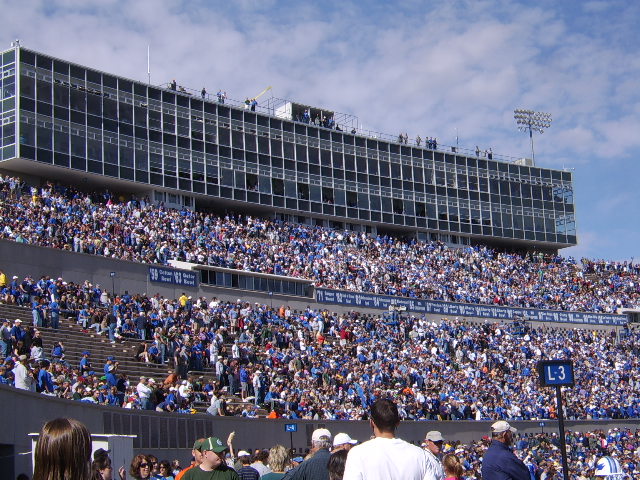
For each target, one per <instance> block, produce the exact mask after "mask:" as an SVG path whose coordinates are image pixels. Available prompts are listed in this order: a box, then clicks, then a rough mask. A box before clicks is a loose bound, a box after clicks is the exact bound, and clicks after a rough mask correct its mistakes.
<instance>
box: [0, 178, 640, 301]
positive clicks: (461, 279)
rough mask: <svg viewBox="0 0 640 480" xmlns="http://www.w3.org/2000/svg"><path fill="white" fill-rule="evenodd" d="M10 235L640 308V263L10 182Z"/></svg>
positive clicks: (456, 292)
mask: <svg viewBox="0 0 640 480" xmlns="http://www.w3.org/2000/svg"><path fill="white" fill-rule="evenodd" d="M0 221H1V222H2V225H3V227H2V229H1V230H0V238H5V239H11V240H14V241H16V242H24V243H30V244H35V245H42V246H48V247H53V248H59V249H65V250H71V251H75V252H83V253H90V254H95V255H104V256H108V257H113V258H119V259H125V260H134V261H139V262H147V263H161V264H166V263H167V262H168V261H170V260H183V261H188V262H192V263H199V264H207V265H212V266H220V267H226V268H231V269H238V270H246V271H251V272H262V273H270V274H276V275H286V276H291V277H298V278H305V279H309V280H310V281H312V282H313V283H314V285H315V286H316V287H325V288H335V289H341V290H349V291H358V292H370V293H377V294H388V295H399V296H405V297H413V298H427V299H433V300H444V301H455V302H466V303H473V304H489V305H508V306H514V307H529V308H540V309H557V310H570V311H587V312H608V313H612V312H615V311H616V310H617V309H618V308H621V307H633V306H635V305H637V303H638V299H639V297H640V293H639V285H640V267H639V266H638V265H634V264H632V263H630V262H602V261H590V260H583V261H582V262H580V263H579V262H577V261H575V260H574V259H573V258H571V257H569V258H564V257H562V256H559V255H552V256H549V255H541V254H540V255H538V254H529V255H526V256H522V255H518V254H512V253H501V252H498V251H496V250H492V249H489V248H486V247H478V246H475V247H467V248H464V249H454V248H449V247H447V246H446V245H444V244H441V243H425V242H418V241H414V240H410V241H402V240H400V239H397V238H392V237H389V236H381V235H377V236H376V235H366V234H364V233H358V232H353V231H338V230H332V229H328V228H322V227H312V226H306V225H299V224H291V223H285V222H276V221H271V220H265V219H260V218H252V217H249V216H246V217H240V216H224V217H221V216H216V215H213V214H208V213H202V212H193V211H189V210H174V209H169V208H164V207H163V206H162V205H153V204H151V203H150V202H149V201H148V200H138V199H135V198H133V199H131V200H129V201H125V200H124V199H116V198H114V197H113V196H112V195H111V194H109V193H108V192H104V193H101V194H92V195H89V194H84V193H81V192H78V191H76V190H74V189H73V188H70V187H63V186H59V185H58V186H54V185H52V184H49V183H47V184H45V185H44V186H42V187H41V188H36V187H30V188H27V187H25V186H24V185H23V184H22V183H21V182H20V179H17V178H11V177H6V178H3V177H0Z"/></svg>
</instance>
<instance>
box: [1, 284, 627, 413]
mask: <svg viewBox="0 0 640 480" xmlns="http://www.w3.org/2000/svg"><path fill="white" fill-rule="evenodd" d="M13 277H15V276H13ZM16 289H17V290H18V291H19V292H21V293H19V294H18V295H14V294H13V293H12V292H13V291H14V290H16ZM1 301H2V302H6V303H17V304H22V305H26V306H31V310H32V314H33V325H30V326H25V325H22V322H21V321H19V320H16V321H13V322H11V321H9V320H8V319H5V321H4V322H3V325H2V327H1V328H0V339H1V343H0V347H2V348H3V349H4V351H3V352H0V353H2V358H3V359H4V360H3V361H2V364H1V365H0V382H4V383H12V384H14V385H15V386H16V387H18V388H25V389H32V390H36V391H41V392H42V393H46V394H49V395H57V396H61V397H65V398H70V399H75V400H84V401H90V402H96V403H108V404H113V405H120V406H124V407H128V408H143V409H159V410H166V411H172V410H180V411H190V409H191V407H192V406H193V404H194V402H197V401H201V402H206V404H207V405H209V410H208V411H209V413H211V414H214V415H227V414H230V415H236V414H237V415H244V416H256V415H257V408H258V407H266V408H267V409H268V410H270V411H271V413H270V415H271V416H272V417H278V416H285V417H288V418H306V419H344V420H359V419H364V418H365V417H366V411H367V407H368V405H370V404H371V403H372V402H373V401H375V399H377V398H379V397H380V396H392V397H394V398H397V399H398V406H399V409H400V414H401V416H402V418H404V419H408V420H426V419H428V420H438V419H441V420H456V419H472V420H473V419H476V420H482V419H525V420H528V419H548V418H555V417H556V411H555V398H554V395H553V392H552V391H548V390H550V389H541V388H539V386H538V380H537V376H536V375H535V365H536V363H537V361H538V360H541V359H543V358H569V359H572V360H573V361H574V363H575V368H576V387H575V388H574V389H573V390H572V394H571V395H567V396H566V416H567V418H570V419H585V418H587V419H597V418H639V417H640V381H639V380H638V378H640V360H639V359H638V358H639V357H638V353H639V347H638V345H639V344H640V342H639V340H640V334H638V333H637V332H635V331H634V330H628V329H627V330H626V331H625V332H622V333H621V334H620V335H617V334H616V332H615V331H611V332H604V331H595V330H580V329H553V328H528V329H525V330H524V331H520V330H518V331H517V332H516V331H515V330H513V329H512V328H511V325H503V324H498V323H495V324H492V323H470V322H466V321H465V320H464V319H457V318H454V319H443V320H442V322H441V323H438V324H437V323H434V322H431V321H429V320H428V319H425V318H421V317H415V316H408V315H401V314H399V313H398V312H391V313H385V314H384V315H369V314H362V313H359V312H350V313H343V314H336V313H332V312H330V311H329V310H326V309H321V308H311V307H308V308H307V309H305V310H304V311H293V310H292V309H291V308H289V307H288V306H286V305H282V306H280V307H276V308H272V307H270V306H268V305H261V304H251V303H248V302H243V301H242V300H240V299H238V300H237V301H220V300H218V299H217V298H213V299H211V300H210V301H208V300H207V299H205V298H197V299H192V298H190V297H188V296H187V295H185V294H183V295H181V296H180V297H179V298H177V299H167V298H163V297H161V296H159V295H154V296H151V297H149V296H145V295H139V294H136V295H130V294H128V293H125V294H123V295H118V296H116V297H115V298H111V297H110V295H109V294H108V293H106V292H105V291H103V290H102V289H101V288H100V286H99V285H91V284H90V283H89V282H84V283H83V284H74V283H70V282H69V283H68V282H65V281H64V280H63V279H62V278H57V279H56V278H49V277H46V276H44V277H41V278H40V280H38V281H34V280H33V279H31V278H30V277H26V278H24V279H22V280H19V279H17V278H13V280H12V281H11V282H10V285H9V286H7V287H5V288H4V289H2V297H1ZM59 315H65V316H71V317H72V318H73V319H75V321H77V322H78V323H80V324H81V325H82V327H83V328H84V329H90V328H94V329H95V330H96V332H98V333H101V334H104V335H105V336H107V335H108V336H109V338H110V339H111V341H113V342H116V341H120V340H121V339H124V338H126V337H130V338H135V339H139V340H146V341H141V342H138V345H139V347H138V350H137V351H136V353H135V355H134V359H135V360H137V361H142V362H154V363H158V364H167V367H168V368H170V369H171V370H170V373H169V374H168V375H167V378H165V379H157V380H156V379H152V380H150V379H146V378H145V379H142V380H140V381H139V380H138V378H135V379H129V378H127V376H126V375H124V374H120V372H119V371H118V364H117V362H116V360H117V359H115V358H110V359H107V361H106V363H105V364H104V365H103V364H98V365H95V364H93V363H92V359H91V352H90V351H88V352H86V355H83V356H82V359H80V360H79V362H78V363H70V362H69V360H68V359H66V358H65V356H64V348H65V346H64V345H62V344H59V343H56V344H51V343H48V342H47V339H46V337H45V338H43V335H42V332H41V327H43V326H52V327H53V328H56V323H55V322H54V321H53V319H54V318H56V317H57V316H59ZM76 361H77V360H76ZM19 365H22V367H24V368H21V367H20V366H19ZM190 371H196V372H203V371H204V372H206V373H199V374H195V376H193V377H190V376H189V372H190ZM228 394H236V395H239V396H240V397H241V398H242V399H243V400H245V402H244V403H242V404H239V405H237V406H232V405H225V400H224V398H225V397H226V396H227V395H228Z"/></svg>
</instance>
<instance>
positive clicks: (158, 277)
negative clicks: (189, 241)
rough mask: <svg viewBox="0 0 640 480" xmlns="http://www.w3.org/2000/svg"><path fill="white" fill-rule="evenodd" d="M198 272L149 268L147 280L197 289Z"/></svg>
mask: <svg viewBox="0 0 640 480" xmlns="http://www.w3.org/2000/svg"><path fill="white" fill-rule="evenodd" d="M198 273H199V272H197V271H196V272H192V271H190V270H176V269H174V268H164V267H149V280H151V281H152V282H158V283H169V284H171V285H180V286H183V287H197V286H198V283H199V281H198V280H199V279H198Z"/></svg>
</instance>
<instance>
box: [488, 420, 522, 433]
mask: <svg viewBox="0 0 640 480" xmlns="http://www.w3.org/2000/svg"><path fill="white" fill-rule="evenodd" d="M507 430H510V431H511V432H513V433H516V432H517V431H518V430H517V429H516V428H513V427H512V426H511V425H509V422H505V421H504V420H498V421H497V422H496V423H494V424H493V425H491V431H492V432H493V433H502V432H506V431H507Z"/></svg>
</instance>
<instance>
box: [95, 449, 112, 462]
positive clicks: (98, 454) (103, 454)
mask: <svg viewBox="0 0 640 480" xmlns="http://www.w3.org/2000/svg"><path fill="white" fill-rule="evenodd" d="M109 452H111V450H105V449H104V448H99V449H97V450H96V451H95V452H93V459H94V460H97V459H99V458H101V457H107V456H108V455H109Z"/></svg>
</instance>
